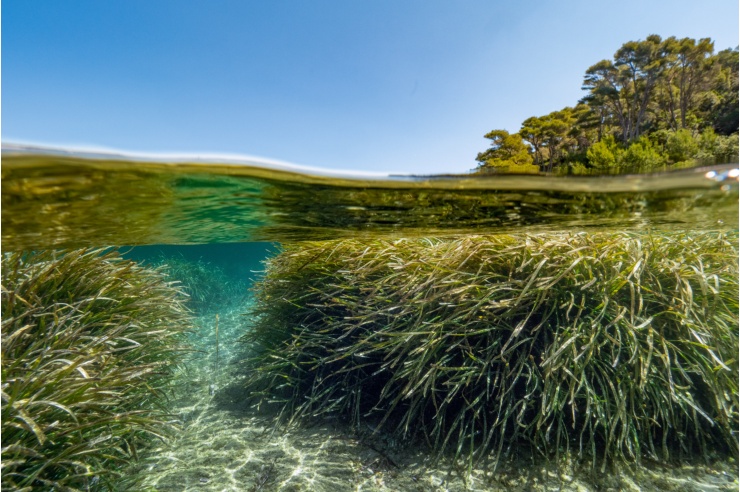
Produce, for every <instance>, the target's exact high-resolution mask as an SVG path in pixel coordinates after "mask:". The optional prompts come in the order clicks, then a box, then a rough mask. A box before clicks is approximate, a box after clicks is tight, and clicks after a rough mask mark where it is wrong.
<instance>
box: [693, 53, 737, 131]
mask: <svg viewBox="0 0 740 492" xmlns="http://www.w3.org/2000/svg"><path fill="white" fill-rule="evenodd" d="M738 60H739V59H738V48H735V49H727V50H723V51H720V52H719V53H717V54H716V55H715V56H714V57H713V61H714V62H715V65H716V67H717V70H716V72H715V73H714V74H713V75H714V76H713V78H712V81H711V83H710V88H709V90H708V91H707V92H706V93H704V98H703V101H702V102H701V105H700V106H701V114H702V116H703V117H704V119H705V121H707V122H708V123H709V124H711V125H712V127H713V128H714V130H715V131H716V132H717V133H718V134H720V135H731V134H733V133H737V131H738V119H739V118H738V107H739V106H740V104H739V101H738V92H739V87H738Z"/></svg>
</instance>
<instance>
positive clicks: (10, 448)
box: [1, 250, 190, 490]
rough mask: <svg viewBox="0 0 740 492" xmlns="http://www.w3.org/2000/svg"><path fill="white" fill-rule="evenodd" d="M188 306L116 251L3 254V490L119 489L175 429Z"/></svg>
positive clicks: (158, 276)
mask: <svg viewBox="0 0 740 492" xmlns="http://www.w3.org/2000/svg"><path fill="white" fill-rule="evenodd" d="M183 302H184V296H183V295H182V294H181V292H180V291H179V290H178V289H177V288H176V287H174V286H172V285H171V284H168V283H167V282H166V281H165V279H164V275H163V274H162V273H161V272H160V271H157V270H149V269H144V268H142V267H139V266H137V265H136V264H135V263H132V262H129V261H124V260H122V259H121V258H120V257H119V256H118V255H117V253H114V252H104V251H100V250H75V251H65V252H50V251H46V252H38V253H11V254H5V255H4V256H3V258H2V349H1V350H2V441H3V448H2V466H3V468H2V480H3V490H5V489H6V487H7V488H9V489H10V488H13V489H21V490H31V489H37V488H38V489H44V490H78V489H84V490H89V489H90V488H106V489H116V488H117V487H116V486H115V483H114V482H116V480H118V479H117V478H116V477H117V475H118V473H117V471H116V470H117V469H118V468H120V466H121V465H123V464H125V463H126V462H128V461H129V460H131V459H133V458H135V457H136V454H137V453H136V449H137V447H139V446H141V445H142V443H144V442H146V441H147V440H149V439H151V437H161V436H162V435H163V433H166V432H168V430H169V429H170V424H167V423H166V421H167V420H168V418H167V414H166V412H165V411H164V409H163V408H161V404H162V397H163V395H162V390H163V387H164V385H165V383H166V382H167V377H168V372H169V369H170V368H171V367H172V366H173V364H175V362H176V360H177V357H178V356H179V354H181V353H182V351H183V349H184V348H183V345H182V340H183V332H184V330H186V329H187V328H188V327H189V325H190V318H189V315H188V313H187V311H186V309H185V307H184V304H183ZM96 484H97V486H96Z"/></svg>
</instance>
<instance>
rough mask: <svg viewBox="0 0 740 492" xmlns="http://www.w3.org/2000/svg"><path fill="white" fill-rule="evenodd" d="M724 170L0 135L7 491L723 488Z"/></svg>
mask: <svg viewBox="0 0 740 492" xmlns="http://www.w3.org/2000/svg"><path fill="white" fill-rule="evenodd" d="M739 176H740V172H739V171H738V167H737V164H726V165H717V166H712V167H706V168H693V169H682V170H678V171H671V172H664V173H657V174H644V175H627V176H558V177H554V176H520V175H505V174H501V175H495V174H493V175H485V176H472V175H459V176H458V175H449V176H388V175H370V174H367V175H362V174H349V173H347V174H342V173H338V172H329V171H325V170H317V169H306V168H299V167H296V166H290V165H285V164H281V163H274V162H266V161H258V160H249V159H243V158H236V157H233V158H227V157H223V158H207V157H192V156H191V157H176V156H171V157H157V158H154V157H149V156H136V155H129V154H112V153H92V152H87V153H85V152H73V151H65V150H60V149H47V148H38V147H27V146H20V145H4V146H3V158H2V251H3V253H2V306H1V308H2V340H1V342H2V344H1V355H2V477H1V478H2V490H27V491H31V490H59V491H62V490H81V491H88V490H89V491H98V490H104V491H108V490H111V491H115V490H130V491H184V490H197V491H345V490H347V491H467V490H471V491H530V490H531V491H622V490H628V491H653V490H655V491H658V490H661V491H662V490H670V491H718V490H721V491H725V490H727V491H729V490H737V489H738V485H739V484H738V425H739V420H738V403H739V402H738V350H739V347H738V337H739V332H738V330H739V327H738V326H739V325H738V309H739V302H738V301H739V295H740V294H739V293H738V279H739V277H738V237H739V236H738V178H739Z"/></svg>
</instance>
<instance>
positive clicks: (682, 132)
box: [476, 34, 738, 174]
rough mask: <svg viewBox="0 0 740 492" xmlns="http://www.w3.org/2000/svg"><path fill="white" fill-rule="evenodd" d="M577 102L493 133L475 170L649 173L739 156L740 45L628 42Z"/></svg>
mask: <svg viewBox="0 0 740 492" xmlns="http://www.w3.org/2000/svg"><path fill="white" fill-rule="evenodd" d="M582 89H583V90H584V91H586V95H585V97H583V98H582V99H581V100H580V101H579V102H578V104H577V105H576V106H574V107H566V108H563V109H561V110H559V111H553V112H551V113H549V114H547V115H544V116H532V117H530V118H527V119H526V120H524V122H523V123H522V126H521V128H520V130H519V132H518V133H513V134H510V133H509V132H507V131H506V130H499V129H497V130H493V131H491V132H489V133H487V134H486V135H485V137H486V138H488V139H490V140H491V145H490V147H489V148H488V149H487V150H485V151H483V152H481V153H479V154H478V156H477V158H476V160H478V161H479V162H480V164H479V166H478V168H477V169H476V172H480V173H490V172H501V171H509V172H533V171H534V172H536V171H541V172H556V173H560V174H568V173H590V172H593V173H597V172H613V173H618V172H645V171H653V170H659V169H664V168H667V167H682V166H688V165H693V164H696V163H716V162H720V161H723V162H727V161H728V160H736V159H737V154H738V143H737V142H738V137H737V134H738V48H734V49H726V50H723V51H720V52H719V53H715V52H714V42H713V41H712V40H711V39H709V38H702V39H699V40H696V39H692V38H682V39H679V38H676V37H674V36H671V37H669V38H666V39H662V38H661V37H660V36H658V35H656V34H652V35H650V36H648V37H647V38H646V39H645V40H639V41H628V42H626V43H624V44H623V45H622V46H621V47H620V48H619V49H618V50H617V51H616V52H615V53H614V56H613V58H612V59H611V60H601V61H599V62H598V63H596V64H594V65H592V66H591V67H589V68H588V69H587V70H586V72H585V74H584V78H583V85H582Z"/></svg>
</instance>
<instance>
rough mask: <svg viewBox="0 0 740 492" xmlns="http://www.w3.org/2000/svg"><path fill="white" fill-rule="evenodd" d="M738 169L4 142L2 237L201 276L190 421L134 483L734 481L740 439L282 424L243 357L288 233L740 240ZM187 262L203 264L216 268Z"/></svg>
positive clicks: (702, 486)
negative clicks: (589, 168) (403, 435)
mask: <svg viewBox="0 0 740 492" xmlns="http://www.w3.org/2000/svg"><path fill="white" fill-rule="evenodd" d="M739 177H740V171H739V170H738V164H736V163H728V164H718V165H714V166H708V167H697V168H690V169H681V170H675V171H665V172H658V173H653V174H636V175H600V176H546V175H509V174H497V175H485V176H476V175H433V176H411V175H385V174H377V173H361V172H339V171H333V170H327V169H318V168H307V167H301V166H295V165H291V164H287V163H282V162H277V161H268V160H263V159H256V158H247V157H240V156H218V155H216V156H208V155H144V154H133V153H118V152H112V151H97V150H93V151H91V150H75V149H64V148H50V147H39V146H30V145H21V144H3V148H2V231H1V234H2V243H1V247H2V251H3V252H4V253H8V252H14V251H27V252H31V251H39V250H48V249H53V250H70V249H77V248H114V249H116V250H118V251H119V252H120V254H121V255H122V256H123V257H124V258H126V259H130V260H133V261H135V262H137V263H140V264H143V265H150V266H153V267H156V266H163V265H164V266H168V267H169V268H170V272H171V275H172V277H173V280H174V281H179V282H181V283H182V285H183V286H184V289H185V290H186V291H187V292H188V293H189V295H190V303H191V306H190V307H191V310H192V312H193V316H194V319H195V322H194V326H195V329H194V330H193V332H192V333H190V334H189V335H188V337H189V342H190V343H191V344H192V347H193V350H192V351H190V352H189V353H188V354H187V355H184V356H183V360H182V361H181V364H179V365H178V367H177V369H176V371H175V373H174V375H173V381H172V394H171V396H170V397H169V398H168V400H167V401H168V405H169V408H168V411H169V412H170V413H171V414H172V415H173V416H174V417H173V419H174V422H175V424H176V429H177V430H176V432H174V433H173V434H172V435H170V436H169V438H168V439H166V440H162V441H153V442H152V443H151V445H150V446H149V447H148V448H147V449H144V450H142V451H140V453H139V456H138V460H137V461H136V462H135V463H134V464H133V465H131V469H130V470H126V471H125V473H127V474H130V475H136V476H138V477H140V479H139V481H138V485H137V486H136V487H137V489H138V490H148V491H155V490H157V491H180V490H198V491H217V490H218V491H225V490H228V491H258V490H264V491H267V490H281V491H283V490H284V491H288V490H290V491H298V490H302V491H344V490H347V491H350V490H353V491H355V490H356V491H359V490H362V491H406V490H409V491H412V490H413V491H427V490H429V491H432V490H434V491H437V490H439V491H443V490H444V491H447V490H450V491H452V490H455V491H456V490H480V491H484V490H492V491H493V490H521V491H525V490H541V491H545V490H547V491H549V490H573V491H575V490H578V491H584V490H676V491H678V490H706V491H709V490H737V488H738V477H737V456H720V457H718V458H717V459H716V460H713V461H710V462H707V461H706V460H696V461H692V460H691V459H685V460H682V461H680V462H671V463H664V462H660V461H651V460H645V461H644V462H642V463H641V464H640V465H639V466H638V465H634V464H629V463H627V464H615V466H614V467H609V468H608V469H607V471H603V470H602V469H597V470H594V469H593V467H591V465H590V463H584V464H581V463H579V462H578V460H577V459H575V458H573V459H570V460H565V461H563V460H561V461H559V462H553V461H551V460H549V459H548V458H546V457H542V458H530V459H528V460H526V461H521V460H519V461H517V460H511V461H508V462H506V463H501V464H500V466H497V467H496V468H495V469H493V468H491V467H490V463H489V464H476V465H474V466H470V465H465V466H460V465H459V464H457V463H456V462H455V460H454V459H450V460H445V459H440V458H439V456H433V454H434V453H431V452H430V451H429V450H428V449H425V447H424V446H423V445H418V443H415V444H413V445H410V446H409V445H407V444H404V443H399V442H396V436H394V435H393V434H392V433H391V432H386V431H383V432H373V430H372V429H369V428H368V429H358V428H357V427H356V426H355V427H353V426H350V425H349V424H347V423H346V422H344V421H343V420H342V419H341V418H331V417H329V418H326V419H324V420H322V421H312V422H303V423H301V422H297V423H293V424H291V425H289V426H287V425H282V424H278V423H277V422H276V421H275V419H271V416H270V415H266V414H265V413H264V412H260V411H257V410H256V409H255V408H253V407H252V406H250V404H249V401H250V395H249V394H246V390H245V389H244V388H245V387H247V385H246V382H245V378H248V375H245V374H244V373H243V372H242V369H241V368H242V366H243V364H242V362H243V359H244V358H245V357H249V347H246V346H245V345H244V343H243V342H242V340H243V339H244V335H245V334H246V333H248V332H249V330H250V323H251V318H250V316H251V315H250V313H251V312H252V311H253V307H254V302H255V301H254V297H255V289H258V288H259V285H260V284H259V282H260V281H261V280H262V278H263V275H264V269H265V264H266V263H265V262H266V261H267V260H268V259H270V258H273V257H275V256H276V255H279V254H280V253H281V251H283V250H284V249H285V248H286V247H287V246H291V247H293V246H298V247H299V246H300V245H301V243H304V242H316V241H337V240H342V239H352V240H356V241H367V242H370V241H374V240H378V239H383V240H389V241H395V240H402V239H419V238H434V239H435V240H443V241H444V240H451V241H452V240H457V239H460V238H465V237H472V236H480V235H486V236H496V235H512V236H514V237H525V236H547V235H562V234H585V235H591V234H602V235H603V234H610V233H615V234H616V233H619V234H624V233H628V234H631V235H634V236H637V237H639V236H640V235H644V236H646V237H647V236H649V235H656V234H657V235H679V234H681V235H686V234H688V235H691V234H715V233H716V234H717V235H727V236H729V237H734V238H735V240H736V238H737V233H738V178H739ZM736 260H737V259H736ZM178 272H181V273H182V275H183V278H178ZM185 272H187V274H188V275H191V276H192V275H193V272H199V274H200V275H202V276H203V277H202V278H203V279H204V280H203V282H202V285H200V287H199V286H198V285H195V284H193V283H192V278H185V277H184V275H186V273H185ZM189 282H190V283H189ZM734 367H735V368H736V367H737V363H735V366H734ZM735 380H737V375H735ZM736 396H737V395H735V397H736ZM736 408H737V407H736Z"/></svg>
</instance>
